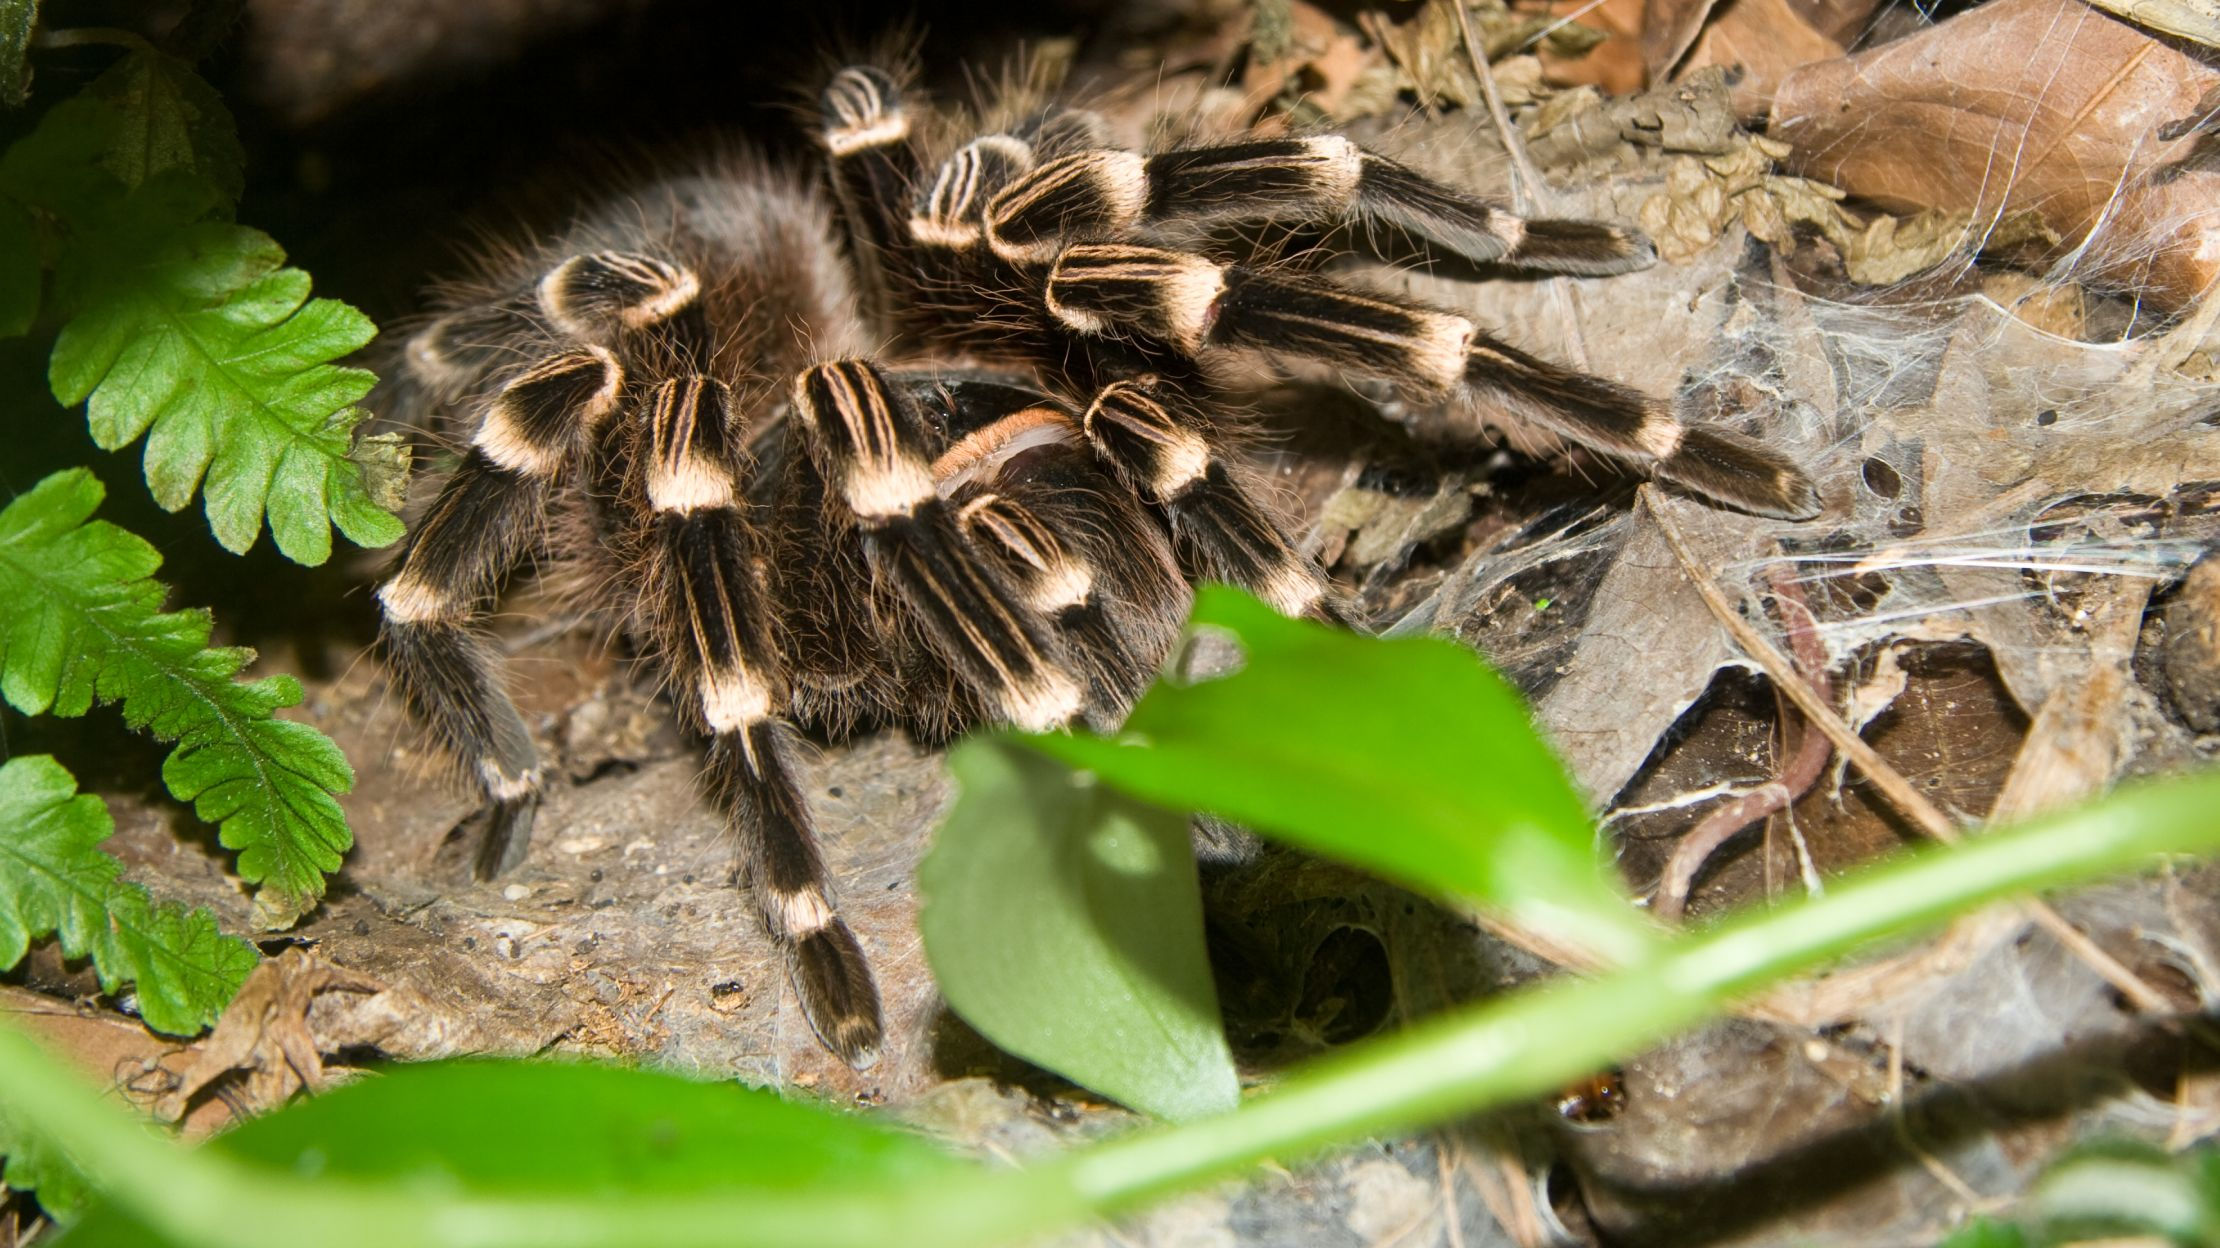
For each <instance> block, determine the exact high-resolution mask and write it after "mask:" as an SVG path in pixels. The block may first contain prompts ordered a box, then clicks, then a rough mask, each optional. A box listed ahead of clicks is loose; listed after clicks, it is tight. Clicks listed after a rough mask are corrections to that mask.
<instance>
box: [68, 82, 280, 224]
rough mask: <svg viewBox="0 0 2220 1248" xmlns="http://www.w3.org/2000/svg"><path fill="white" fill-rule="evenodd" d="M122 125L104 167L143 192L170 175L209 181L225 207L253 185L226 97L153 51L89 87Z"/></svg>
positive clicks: (107, 150)
mask: <svg viewBox="0 0 2220 1248" xmlns="http://www.w3.org/2000/svg"><path fill="white" fill-rule="evenodd" d="M85 95H87V96H89V97H91V98H92V99H95V100H99V101H102V102H104V103H106V104H107V105H108V106H109V107H110V109H111V110H112V111H113V113H114V115H115V118H116V121H115V128H114V130H113V131H112V132H111V135H110V137H109V141H108V143H107V144H106V145H105V151H104V152H103V154H102V159H101V164H102V166H103V167H104V168H106V169H107V170H108V171H109V172H110V173H113V174H114V175H115V176H116V178H117V180H119V181H121V182H122V183H123V185H124V186H125V187H127V188H132V189H136V188H137V187H138V186H139V185H140V184H142V183H144V182H145V181H146V180H147V179H149V178H151V177H153V176H155V175H156V174H159V173H161V172H163V171H164V170H168V169H186V170H190V171H191V172H193V173H195V174H197V175H199V176H200V177H202V178H204V179H206V180H207V182H208V184H209V185H210V186H213V187H215V188H216V189H217V190H218V191H220V192H221V193H222V194H223V197H224V199H225V200H226V201H236V200H237V199H238V198H239V192H240V191H241V190H242V189H243V188H244V187H245V185H246V165H247V157H246V151H245V149H243V148H241V147H240V146H239V134H238V131H237V130H236V129H235V128H234V127H233V125H232V122H231V114H230V112H229V111H227V110H226V109H225V108H224V103H223V97H222V96H220V95H218V94H216V90H215V88H213V87H211V86H209V85H208V84H207V83H205V82H203V81H201V79H200V76H199V75H197V74H195V73H194V72H193V71H192V69H191V68H189V67H188V66H186V65H185V64H184V63H183V62H180V61H178V60H176V59H175V58H173V57H169V56H165V55H163V54H162V53H160V52H157V51H155V50H153V49H152V48H136V49H133V50H132V51H131V52H129V53H128V54H126V55H125V56H124V57H123V59H121V60H119V61H117V62H116V63H115V64H114V65H112V66H110V67H109V68H108V71H107V72H106V73H103V74H102V75H101V76H100V77H98V78H96V79H94V80H93V83H92V85H91V86H89V87H87V88H85Z"/></svg>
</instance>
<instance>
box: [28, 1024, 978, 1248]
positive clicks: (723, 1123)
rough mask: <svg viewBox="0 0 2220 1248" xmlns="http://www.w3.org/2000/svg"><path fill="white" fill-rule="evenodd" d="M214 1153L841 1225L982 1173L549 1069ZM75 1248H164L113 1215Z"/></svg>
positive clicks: (309, 1108) (495, 1071)
mask: <svg viewBox="0 0 2220 1248" xmlns="http://www.w3.org/2000/svg"><path fill="white" fill-rule="evenodd" d="M210 1147H212V1148H214V1149H216V1150H217V1151H219V1152H221V1153H223V1154H225V1155H227V1156H230V1157H233V1158H236V1159H239V1160H242V1161H248V1162H255V1163H260V1164H261V1165H263V1166H267V1167H271V1168H274V1169H277V1170H280V1171H283V1172H286V1173H289V1174H293V1175H313V1176H316V1177H318V1178H319V1179H323V1180H327V1181H328V1180H335V1179H362V1180H372V1181H377V1180H387V1181H391V1180H400V1181H405V1182H406V1183H407V1184H409V1185H411V1186H413V1187H415V1188H417V1189H419V1190H422V1191H424V1192H426V1193H434V1194H437V1196H438V1197H440V1198H449V1199H452V1198H455V1197H464V1198H485V1199H495V1200H497V1199H501V1198H510V1197H522V1198H531V1197H541V1198H545V1197H550V1196H554V1197H560V1198H563V1199H565V1200H572V1199H591V1198H594V1197H614V1198H627V1199H632V1200H635V1201H643V1202H652V1201H654V1200H656V1199H657V1198H659V1197H660V1198H668V1199H673V1200H676V1199H682V1198H684V1197H687V1196H692V1195H696V1194H701V1193H708V1192H714V1193H717V1194H719V1195H720V1196H725V1197H732V1196H738V1195H743V1194H746V1193H751V1192H752V1193H761V1194H765V1195H776V1196H779V1197H783V1198H790V1199H793V1198H804V1199H806V1198H809V1197H811V1196H815V1197H817V1198H819V1199H821V1200H822V1201H824V1202H825V1203H826V1205H827V1206H828V1209H827V1216H828V1217H830V1218H834V1219H837V1217H838V1216H839V1215H838V1214H837V1213H835V1212H833V1210H834V1209H835V1208H837V1207H838V1206H840V1205H867V1204H870V1203H872V1201H873V1200H874V1199H875V1198H877V1197H882V1196H883V1195H884V1193H885V1192H886V1190H887V1189H889V1188H895V1187H906V1188H930V1187H935V1186H938V1185H941V1184H943V1183H945V1182H947V1181H949V1180H951V1179H958V1178H963V1177H966V1176H969V1175H973V1174H976V1173H977V1172H976V1171H975V1170H974V1168H973V1167H970V1166H968V1165H966V1164H964V1163H962V1162H959V1161H957V1160H956V1159H955V1158H952V1157H950V1156H948V1155H946V1154H944V1153H942V1152H940V1151H939V1150H937V1149H935V1148H933V1147H932V1146H930V1145H928V1144H926V1143H925V1142H924V1141H923V1140H920V1139H917V1138H915V1137H912V1136H907V1135H901V1134H897V1133H895V1132H892V1131H888V1130H885V1129H882V1128H880V1127H878V1126H875V1125H873V1124H872V1123H870V1122H867V1121H865V1120H864V1119H863V1118H861V1117H858V1116H854V1115H849V1114H840V1113H835V1112H832V1111H830V1110H826V1109H820V1108H818V1107H816V1106H812V1105H804V1104H794V1103H791V1102H788V1101H783V1100H781V1099H779V1098H778V1097H776V1096H774V1095H772V1094H770V1093H767V1092H760V1091H755V1090H752V1089H748V1088H741V1087H737V1086H735V1085H732V1084H715V1083H698V1082H694V1081H691V1080H687V1079H681V1078H678V1077H676V1076H673V1075H666V1074H657V1073H653V1072H649V1071H642V1070H625V1069H620V1068H616V1067H609V1066H587V1065H571V1064H565V1063H552V1062H493V1061H455V1062H438V1063H427V1064H424V1065H414V1066H400V1067H394V1068H391V1069H389V1070H388V1071H387V1072H385V1073H383V1074H381V1075H379V1076H377V1077H376V1078H372V1079H366V1080H363V1081H361V1082H358V1083H353V1084H349V1085H347V1086H345V1087H342V1088H338V1089H335V1090H333V1091H331V1092H328V1093H326V1094H324V1095H323V1096H319V1097H317V1098H315V1099H314V1100H310V1101H305V1102H302V1103H300V1104H297V1105H294V1106H291V1107H290V1108H287V1109H284V1110H281V1111H279V1112H278V1113H275V1114H272V1115H269V1116H268V1117H264V1118H257V1119H254V1120H253V1121H251V1122H247V1123H245V1124H243V1125H241V1126H240V1127H238V1128H237V1129H235V1130H232V1131H227V1132H225V1133H224V1134H223V1135H221V1136H218V1137H216V1139H215V1140H214V1141H213V1142H212V1143H211V1144H210ZM239 1216H241V1217H253V1216H255V1214H254V1211H253V1210H241V1211H240V1214H239ZM749 1230H750V1228H749V1227H748V1226H746V1225H745V1224H737V1223H736V1224H735V1225H734V1226H733V1227H732V1228H731V1242H733V1243H760V1242H763V1241H762V1239H761V1238H760V1232H759V1233H758V1235H756V1236H751V1235H750V1234H749ZM306 1238H313V1236H310V1237H306ZM306 1238H304V1240H303V1242H306ZM63 1242H64V1243H65V1244H67V1245H70V1246H71V1248H106V1246H108V1245H116V1246H118V1248H121V1246H124V1245H128V1246H129V1248H154V1246H155V1245H159V1244H161V1243H163V1242H165V1241H163V1240H162V1239H160V1238H159V1237H158V1236H157V1235H156V1234H155V1233H154V1232H153V1231H152V1230H150V1229H148V1228H147V1227H145V1226H143V1225H141V1224H139V1223H137V1222H136V1221H134V1220H132V1219H130V1218H128V1217H126V1216H125V1215H123V1214H121V1213H120V1212H118V1211H116V1210H114V1209H112V1208H106V1207H103V1208H98V1209H96V1210H95V1211H94V1212H93V1213H92V1214H91V1215H90V1216H89V1217H87V1218H85V1219H84V1220H83V1221H82V1222H81V1223H80V1224H79V1225H78V1226H77V1227H75V1228H74V1229H73V1230H72V1231H71V1232H70V1234H69V1236H68V1237H67V1238H66V1239H65V1240H64V1241H63ZM393 1242H396V1243H399V1242H410V1241H406V1240H397V1241H393ZM642 1242H654V1240H653V1237H652V1236H643V1239H642Z"/></svg>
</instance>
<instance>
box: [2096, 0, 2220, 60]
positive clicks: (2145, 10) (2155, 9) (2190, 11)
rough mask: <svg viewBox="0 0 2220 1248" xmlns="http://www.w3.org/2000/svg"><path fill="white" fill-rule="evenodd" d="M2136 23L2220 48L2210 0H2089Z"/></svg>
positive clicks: (2218, 9)
mask: <svg viewBox="0 0 2220 1248" xmlns="http://www.w3.org/2000/svg"><path fill="white" fill-rule="evenodd" d="M2089 2H2090V3H2091V4H2094V5H2096V6H2097V7H2098V8H2100V9H2103V10H2104V11H2105V12H2107V13H2117V14H2119V15H2120V16H2121V17H2124V18H2126V19H2128V20H2129V21H2131V22H2134V23H2135V24H2137V25H2139V26H2148V27H2150V28H2151V29H2152V30H2157V31H2164V32H2165V33H2166V34H2169V35H2180V36H2181V37H2182V38H2184V39H2194V40H2196V41H2197V42H2198V43H2201V44H2203V45H2205V46H2206V47H2208V48H2220V4H2215V3H2214V2H2213V0H2089Z"/></svg>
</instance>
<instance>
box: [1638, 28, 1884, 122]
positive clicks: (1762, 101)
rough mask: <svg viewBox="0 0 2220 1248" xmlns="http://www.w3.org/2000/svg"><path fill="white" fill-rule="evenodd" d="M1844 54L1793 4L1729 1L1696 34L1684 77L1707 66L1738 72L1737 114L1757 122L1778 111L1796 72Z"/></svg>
mask: <svg viewBox="0 0 2220 1248" xmlns="http://www.w3.org/2000/svg"><path fill="white" fill-rule="evenodd" d="M1842 51H1843V48H1842V44H1840V43H1838V42H1836V41H1835V40H1834V39H1831V38H1829V37H1828V36H1827V35H1826V34H1825V33H1823V32H1822V31H1820V30H1819V29H1818V28H1817V27H1814V26H1813V25H1812V24H1811V23H1810V21H1808V20H1807V19H1806V17H1805V15H1804V13H1803V11H1802V9H1801V7H1800V6H1798V5H1797V4H1795V3H1793V2H1792V0H1727V2H1726V3H1725V4H1724V5H1722V6H1720V8H1719V9H1717V10H1716V11H1715V12H1714V13H1713V14H1712V17H1711V20H1710V21H1709V22H1706V23H1705V24H1704V27H1703V32H1702V33H1701V34H1699V35H1697V36H1696V42H1695V45H1694V46H1693V47H1691V48H1689V49H1688V54H1687V56H1686V57H1684V58H1683V59H1682V62H1681V68H1680V71H1679V73H1680V75H1686V74H1688V73H1691V72H1693V71H1695V70H1699V69H1702V68H1704V67H1705V66H1707V65H1718V66H1722V67H1725V68H1729V69H1733V70H1736V71H1738V72H1737V73H1736V74H1735V75H1734V111H1735V115H1736V116H1738V117H1741V118H1744V119H1745V120H1755V119H1757V118H1760V117H1763V116H1765V114H1766V112H1767V111H1768V110H1769V109H1771V108H1772V106H1773V95H1774V93H1775V92H1777V91H1779V90H1780V86H1781V83H1782V81H1783V80H1785V79H1786V78H1787V77H1788V75H1789V74H1790V73H1792V72H1794V71H1795V70H1796V69H1797V68H1798V67H1800V66H1803V65H1808V64H1810V63H1811V62H1813V61H1824V60H1831V59H1833V58H1835V57H1838V56H1841V55H1842ZM1676 76H1677V75H1676Z"/></svg>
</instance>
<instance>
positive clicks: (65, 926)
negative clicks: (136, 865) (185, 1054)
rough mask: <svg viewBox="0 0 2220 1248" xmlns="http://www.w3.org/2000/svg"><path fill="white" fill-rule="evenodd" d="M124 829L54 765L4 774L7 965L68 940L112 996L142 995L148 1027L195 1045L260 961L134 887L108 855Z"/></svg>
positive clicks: (10, 766)
mask: <svg viewBox="0 0 2220 1248" xmlns="http://www.w3.org/2000/svg"><path fill="white" fill-rule="evenodd" d="M114 830H115V825H114V824H113V823H112V822H110V820H109V818H108V808H107V807H105V806H103V805H101V804H100V799H99V798H96V797H90V796H86V795H84V794H80V793H78V792H77V781H76V779H75V778H74V777H72V776H71V775H70V774H69V772H67V771H65V770H64V769H63V768H62V765H61V764H60V763H57V762H55V761H54V760H53V759H52V758H49V757H47V756H46V755H44V754H33V755H29V756H26V757H23V758H12V759H9V760H8V761H7V763H6V764H4V765H0V863H4V864H5V869H0V966H5V967H12V966H14V965H15V964H16V963H17V962H19V961H21V960H22V959H23V955H24V953H25V952H26V950H27V949H28V948H29V946H30V942H31V941H33V940H35V939H39V938H41V937H45V936H49V935H52V936H58V937H60V939H61V943H62V952H63V953H65V954H67V955H68V956H70V957H73V958H83V957H89V958H91V959H92V963H93V968H94V970H96V971H97V972H98V973H99V975H100V986H101V987H102V988H103V989H104V990H106V991H108V992H115V991H117V990H118V989H119V988H121V987H122V986H123V985H124V984H127V983H128V984H131V985H133V986H134V987H135V988H136V990H137V994H138V1000H139V1017H140V1018H141V1019H142V1020H144V1021H145V1023H146V1025H147V1026H149V1027H152V1028H153V1029H154V1030H156V1031H161V1032H167V1033H169V1034H171V1035H178V1036H187V1035H192V1034H194V1033H195V1032H198V1031H200V1030H201V1029H202V1028H204V1027H206V1026H208V1025H209V1024H211V1023H213V1022H215V1021H216V1016H217V1015H219V1014H221V1013H223V1008H224V1006H225V1005H227V1004H229V1003H230V1001H231V998H232V994H234V993H236V992H238V991H239V985H240V984H242V983H244V982H246V978H247V972H249V971H251V970H253V969H254V966H255V963H256V962H257V961H258V960H259V958H258V956H257V955H256V953H255V951H254V946H252V945H250V944H248V943H247V942H245V941H243V940H240V939H238V938H236V937H232V936H226V935H224V934H223V933H222V932H220V931H218V930H217V928H216V916H215V915H213V914H211V913H209V912H208V911H207V910H205V909H187V908H186V907H184V906H180V905H177V904H175V903H172V902H164V903H157V902H155V901H154V899H153V898H152V897H150V896H148V895H147V891H146V890H145V889H143V888H141V887H139V886H138V885H136V884H132V883H128V882H126V881H125V880H124V879H123V878H122V875H123V866H122V864H121V863H118V862H117V861H116V860H115V859H114V858H111V857H109V856H108V855H107V854H105V853H102V852H101V850H100V842H102V841H104V840H106V839H107V838H108V834H109V833H111V832H113V831H114Z"/></svg>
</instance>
